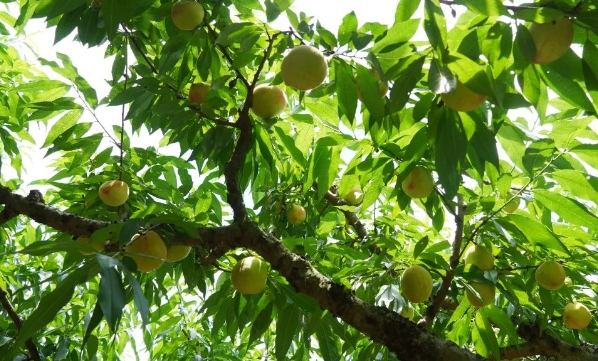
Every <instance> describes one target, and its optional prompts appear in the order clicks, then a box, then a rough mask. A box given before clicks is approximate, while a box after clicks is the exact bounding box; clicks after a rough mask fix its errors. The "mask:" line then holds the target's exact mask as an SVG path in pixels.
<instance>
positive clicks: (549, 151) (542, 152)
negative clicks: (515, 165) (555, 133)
mask: <svg viewBox="0 0 598 361" xmlns="http://www.w3.org/2000/svg"><path fill="white" fill-rule="evenodd" d="M556 151H557V150H556V148H555V147H554V141H553V140H552V139H540V140H536V141H534V142H532V143H531V144H530V145H528V146H527V147H526V149H525V155H524V156H523V165H524V169H525V170H526V171H527V172H528V174H529V175H531V176H535V175H536V173H537V172H539V171H540V170H541V169H542V168H544V166H545V165H546V164H547V163H548V162H549V161H550V159H552V156H553V154H554V153H555V152H556Z"/></svg>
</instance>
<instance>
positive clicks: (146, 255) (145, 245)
mask: <svg viewBox="0 0 598 361" xmlns="http://www.w3.org/2000/svg"><path fill="white" fill-rule="evenodd" d="M167 253H168V250H167V249H166V245H165V244H164V241H162V237H160V235H159V234H158V233H156V232H154V231H149V232H147V233H145V234H137V235H135V236H134V237H133V239H132V240H131V243H129V244H128V245H127V246H126V247H125V255H126V256H129V257H131V258H132V259H133V260H134V261H135V263H136V264H137V270H139V271H141V272H150V271H153V270H155V269H158V268H160V267H161V266H162V265H163V264H164V259H166V254H167Z"/></svg>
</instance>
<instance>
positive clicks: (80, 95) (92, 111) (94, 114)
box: [72, 83, 118, 146]
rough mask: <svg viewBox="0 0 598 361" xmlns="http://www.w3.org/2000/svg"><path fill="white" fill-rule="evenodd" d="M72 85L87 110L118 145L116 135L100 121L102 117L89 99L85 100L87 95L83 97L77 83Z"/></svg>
mask: <svg viewBox="0 0 598 361" xmlns="http://www.w3.org/2000/svg"><path fill="white" fill-rule="evenodd" d="M72 85H73V88H74V89H75V91H76V92H77V97H78V98H79V100H80V101H81V102H82V103H83V106H84V107H85V110H87V111H88V112H89V113H90V114H91V116H92V117H93V119H94V120H95V122H96V123H98V125H99V126H100V128H102V130H103V131H104V133H105V134H106V135H107V136H108V138H110V140H111V141H112V142H113V143H114V144H115V145H116V146H118V142H117V141H116V139H114V137H112V135H111V134H110V132H108V129H106V127H104V124H102V122H100V119H99V118H98V116H97V114H96V112H95V110H93V109H92V108H91V106H90V105H89V103H87V101H86V100H85V97H83V95H82V94H81V92H80V91H79V88H77V86H76V85H75V83H72Z"/></svg>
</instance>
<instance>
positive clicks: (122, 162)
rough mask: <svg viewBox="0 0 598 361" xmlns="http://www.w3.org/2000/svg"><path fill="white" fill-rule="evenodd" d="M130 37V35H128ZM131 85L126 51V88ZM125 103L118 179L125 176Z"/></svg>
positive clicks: (121, 115) (122, 115) (121, 128)
mask: <svg viewBox="0 0 598 361" xmlns="http://www.w3.org/2000/svg"><path fill="white" fill-rule="evenodd" d="M127 39H129V37H127ZM128 85H129V56H128V55H127V54H126V52H125V84H124V90H127V86H128ZM124 142H125V104H123V105H122V108H121V114H120V161H119V171H118V179H119V180H122V176H123V164H124V156H125V149H124V148H125V147H124Z"/></svg>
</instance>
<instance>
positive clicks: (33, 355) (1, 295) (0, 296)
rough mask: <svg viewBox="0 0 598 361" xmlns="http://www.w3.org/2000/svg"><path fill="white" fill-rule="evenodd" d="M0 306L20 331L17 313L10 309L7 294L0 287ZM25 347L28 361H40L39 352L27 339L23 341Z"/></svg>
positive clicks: (10, 305) (21, 324) (20, 324)
mask: <svg viewBox="0 0 598 361" xmlns="http://www.w3.org/2000/svg"><path fill="white" fill-rule="evenodd" d="M0 304H1V305H2V307H4V309H5V310H6V313H8V317H10V319H11V320H12V322H14V324H15V325H16V326H17V330H20V329H21V327H22V326H23V321H22V320H21V318H20V317H19V315H18V314H17V311H15V309H14V308H13V307H12V304H11V302H10V300H9V299H8V293H7V292H6V291H5V290H4V289H3V288H2V287H0ZM25 347H27V350H29V354H30V360H34V361H40V360H41V358H40V356H39V352H38V351H37V347H36V346H35V344H34V343H33V340H32V339H31V338H28V339H27V340H26V341H25Z"/></svg>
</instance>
